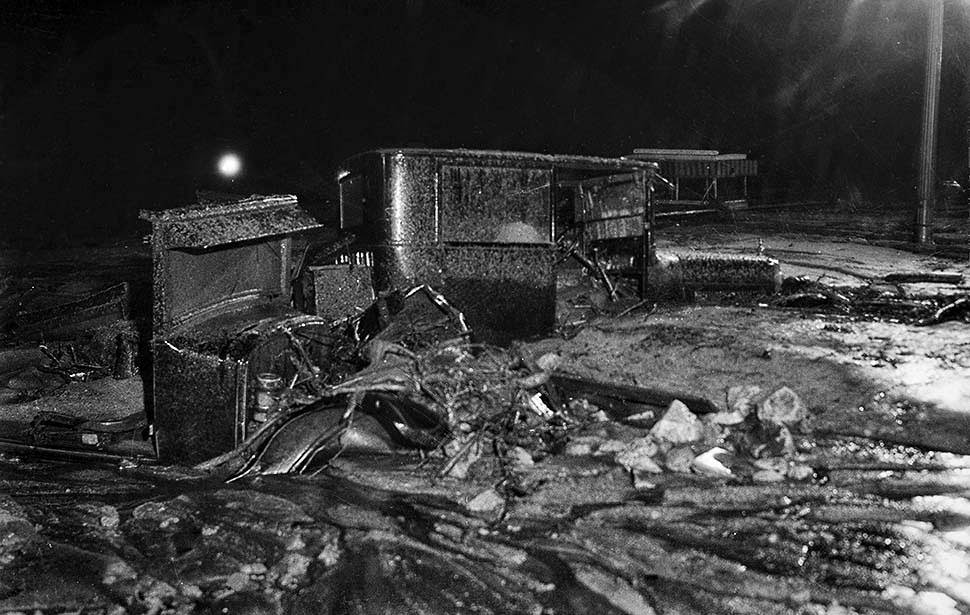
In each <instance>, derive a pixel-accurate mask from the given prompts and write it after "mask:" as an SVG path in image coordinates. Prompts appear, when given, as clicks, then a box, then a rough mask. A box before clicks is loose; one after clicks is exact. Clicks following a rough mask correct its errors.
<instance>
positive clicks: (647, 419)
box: [623, 410, 657, 427]
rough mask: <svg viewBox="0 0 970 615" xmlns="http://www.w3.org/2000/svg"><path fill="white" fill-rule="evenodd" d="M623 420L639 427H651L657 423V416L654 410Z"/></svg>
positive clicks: (632, 415)
mask: <svg viewBox="0 0 970 615" xmlns="http://www.w3.org/2000/svg"><path fill="white" fill-rule="evenodd" d="M623 420H624V422H626V423H629V424H631V425H635V426H637V427H650V426H651V425H653V424H654V423H655V422H656V421H657V415H656V413H654V411H653V410H647V411H646V412H640V413H638V414H631V415H630V416H628V417H626V418H625V419H623Z"/></svg>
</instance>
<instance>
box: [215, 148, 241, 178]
mask: <svg viewBox="0 0 970 615" xmlns="http://www.w3.org/2000/svg"><path fill="white" fill-rule="evenodd" d="M216 167H217V168H218V169H219V173H220V174H221V175H222V176H223V177H228V178H230V179H231V178H233V177H235V176H237V175H239V172H240V171H241V170H242V160H241V159H240V158H239V156H237V155H236V154H233V153H232V152H229V153H227V154H223V155H222V156H220V157H219V162H218V163H217V165H216Z"/></svg>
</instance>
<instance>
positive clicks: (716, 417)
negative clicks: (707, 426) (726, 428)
mask: <svg viewBox="0 0 970 615" xmlns="http://www.w3.org/2000/svg"><path fill="white" fill-rule="evenodd" d="M745 416H747V415H745V414H741V413H740V412H716V413H714V414H709V415H707V417H705V418H706V419H707V420H708V421H710V422H711V423H715V424H717V425H737V424H738V423H743V422H744V419H745Z"/></svg>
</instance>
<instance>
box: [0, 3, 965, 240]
mask: <svg viewBox="0 0 970 615" xmlns="http://www.w3.org/2000/svg"><path fill="white" fill-rule="evenodd" d="M87 4H89V3H81V2H55V1H53V0H15V1H13V2H9V1H8V2H4V3H3V9H2V12H0V45H2V49H0V182H2V185H3V188H2V190H0V198H2V199H3V205H2V206H3V211H4V215H5V217H6V220H7V222H6V223H5V224H4V225H3V228H4V229H5V230H8V229H9V230H8V232H7V237H8V239H19V238H33V237H43V238H46V239H52V240H61V239H66V238H70V237H99V236H100V237H108V236H114V235H118V234H130V233H132V232H138V231H144V230H145V229H143V228H141V227H140V226H139V223H138V222H137V219H136V215H137V210H138V209H141V208H162V207H173V206H178V205H183V204H187V203H189V202H192V201H193V200H194V198H195V191H196V190H197V189H208V190H220V191H232V192H239V193H244V194H248V193H252V192H262V193H269V192H292V193H296V194H298V195H300V197H301V199H302V200H303V202H304V203H305V204H306V205H307V206H308V207H310V208H311V209H313V210H314V211H315V213H317V214H318V215H320V216H322V217H324V218H326V217H327V216H328V213H329V212H330V210H331V209H330V208H329V207H328V202H332V201H333V193H334V176H335V172H336V166H337V164H338V163H339V162H340V160H342V159H343V158H345V157H347V156H349V155H351V154H353V153H355V152H358V151H361V150H366V149H370V148H373V147H380V146H403V145H423V146H430V147H473V148H488V149H512V150H525V151H540V152H550V153H577V154H598V155H622V154H625V153H628V152H630V151H631V150H632V149H633V148H634V147H683V148H704V149H717V150H720V151H722V152H746V153H749V154H751V155H753V156H756V157H757V158H758V159H759V160H760V161H761V166H762V170H763V175H764V177H763V180H762V187H761V190H762V193H763V196H764V197H765V198H770V199H786V200H791V199H797V198H830V197H839V198H842V199H849V200H852V199H865V200H870V201H875V202H883V203H887V204H889V203H896V202H906V201H909V200H912V199H913V198H914V194H915V191H914V186H915V182H916V167H917V165H916V153H917V152H916V147H917V144H918V140H919V123H920V105H921V100H922V83H923V74H924V73H923V71H924V52H925V49H924V47H925V41H924V33H925V4H924V3H923V2H919V1H913V0H842V1H836V0H829V1H807V0H733V1H729V0H707V1H705V0H669V1H649V0H640V1H636V2H634V1H627V0H618V1H615V2H566V1H560V2H539V1H536V2H513V1H511V0H500V1H492V2H472V1H467V0H453V1H451V2H435V1H430V0H408V1H406V2H405V1H402V2H392V1H388V2H371V1H367V0H347V1H343V2H255V1H253V2H250V3H248V4H247V3H222V2H208V3H189V2H185V3H174V2H167V3H159V2H147V1H134V2H124V3H121V2H119V3H117V5H112V4H111V3H101V4H99V5H98V7H97V8H88V7H87V6H86V5H87ZM81 5H85V6H84V7H82V6H81ZM968 35H970V3H968V2H962V1H960V2H957V1H955V0H951V1H949V2H947V5H946V27H945V33H944V36H945V45H944V67H943V78H942V79H943V93H942V99H941V108H940V164H939V169H938V170H939V173H938V174H939V179H941V180H944V179H957V180H959V181H961V182H964V180H965V178H966V164H967V163H966V145H965V127H966V123H967V117H968V115H967V112H966V109H967V108H968V103H967V96H966V94H965V91H964V90H965V86H966V82H967V76H966V70H965V69H964V65H965V64H966V63H967V61H970V47H968V46H970V36H968ZM226 150H233V151H236V152H238V153H239V154H240V155H241V156H242V158H243V162H244V165H245V167H244V174H243V175H242V176H241V177H239V178H238V179H236V180H234V181H233V182H232V183H230V182H228V181H227V180H225V179H222V178H220V177H219V176H218V175H217V174H216V172H215V164H216V159H217V157H218V155H219V154H220V153H221V152H223V151H226Z"/></svg>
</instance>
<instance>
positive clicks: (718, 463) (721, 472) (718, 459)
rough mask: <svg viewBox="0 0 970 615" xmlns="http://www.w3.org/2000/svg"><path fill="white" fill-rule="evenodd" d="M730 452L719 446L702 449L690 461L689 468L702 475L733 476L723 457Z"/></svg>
mask: <svg viewBox="0 0 970 615" xmlns="http://www.w3.org/2000/svg"><path fill="white" fill-rule="evenodd" d="M731 455H732V454H731V453H730V452H729V451H727V450H725V449H723V448H721V447H719V446H715V447H714V448H712V449H710V450H707V451H704V452H703V453H701V454H700V455H698V456H697V457H694V459H693V460H692V461H691V464H690V465H691V469H693V470H694V471H695V472H697V473H698V474H702V475H704V476H723V477H728V476H734V472H733V471H732V470H731V468H730V466H729V465H728V464H726V463H725V459H726V458H727V457H729V456H731Z"/></svg>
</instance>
